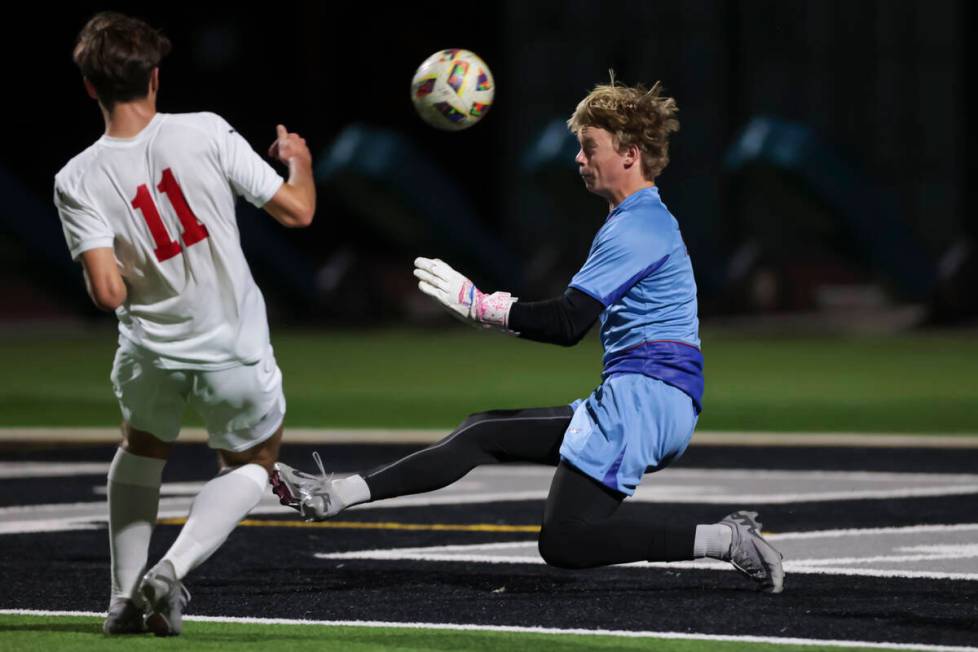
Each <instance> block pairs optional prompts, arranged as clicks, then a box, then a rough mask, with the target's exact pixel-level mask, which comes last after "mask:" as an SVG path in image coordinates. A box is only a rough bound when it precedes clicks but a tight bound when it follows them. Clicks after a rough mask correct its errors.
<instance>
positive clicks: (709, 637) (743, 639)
mask: <svg viewBox="0 0 978 652" xmlns="http://www.w3.org/2000/svg"><path fill="white" fill-rule="evenodd" d="M0 614H4V615H12V616H66V617H67V616H81V617H93V618H103V617H104V616H105V614H104V613H100V612H95V611H41V610H33V609H0ZM184 620H187V621H191V622H205V623H235V624H241V625H301V626H320V627H365V628H367V627H385V628H391V629H419V630H424V629H434V630H441V631H458V632H504V633H513V634H553V635H569V636H614V637H621V638H661V639H670V640H684V641H717V642H730V643H758V644H769V645H803V646H812V647H839V648H853V647H855V648H871V649H877V650H922V651H925V652H978V648H976V647H966V646H955V645H930V644H926V643H883V642H877V641H853V640H849V641H846V640H838V639H817V638H790V637H778V636H732V635H723V634H695V633H688V632H655V631H638V630H615V629H558V628H553V627H518V626H510V625H476V624H457V623H404V622H384V621H380V620H297V619H291V618H236V617H228V616H184Z"/></svg>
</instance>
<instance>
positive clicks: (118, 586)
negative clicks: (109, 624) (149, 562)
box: [106, 448, 166, 600]
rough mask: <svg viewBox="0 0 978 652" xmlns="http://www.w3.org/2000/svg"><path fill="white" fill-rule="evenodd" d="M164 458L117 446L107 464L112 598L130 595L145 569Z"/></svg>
mask: <svg viewBox="0 0 978 652" xmlns="http://www.w3.org/2000/svg"><path fill="white" fill-rule="evenodd" d="M165 465H166V460H160V459H157V458H155V457H143V456H141V455H133V454H132V453H129V452H127V451H124V450H122V449H121V448H120V449H118V450H117V451H116V453H115V457H114V458H112V464H111V466H109V475H108V482H107V487H106V490H107V493H108V499H109V553H110V555H111V559H112V561H111V565H110V568H111V572H112V599H113V600H115V599H117V598H132V597H134V596H135V593H136V585H137V584H138V583H139V580H140V578H141V577H142V575H143V573H144V572H145V571H146V556H147V553H148V551H149V539H150V537H151V536H152V534H153V527H154V526H155V525H156V514H157V511H158V510H159V506H160V479H161V477H162V475H163V467H164V466H165Z"/></svg>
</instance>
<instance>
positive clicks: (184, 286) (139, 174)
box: [54, 113, 282, 370]
mask: <svg viewBox="0 0 978 652" xmlns="http://www.w3.org/2000/svg"><path fill="white" fill-rule="evenodd" d="M281 184H282V177H280V176H279V175H278V174H277V173H276V172H275V170H273V169H272V167H271V166H270V165H269V164H268V163H267V162H265V161H264V160H263V159H262V158H261V157H260V156H258V154H256V153H255V151H254V150H253V149H252V148H251V146H250V145H249V144H248V143H247V141H245V139H244V138H242V137H241V135H240V134H238V133H237V132H236V131H235V130H234V129H232V128H231V127H230V126H229V125H228V123H227V122H225V121H224V119H222V118H221V117H220V116H217V115H215V114H213V113H187V114H163V113H158V114H156V116H154V118H153V119H152V121H151V122H150V123H149V124H148V125H147V126H146V128H145V129H143V130H142V131H141V132H140V133H139V135H137V136H136V137H135V138H127V139H119V138H109V137H108V136H103V137H102V138H100V139H99V140H98V141H96V143H95V144H94V145H92V146H91V147H89V148H88V149H86V150H85V151H84V152H82V153H81V154H79V155H78V156H76V157H75V158H73V159H72V160H71V161H69V163H68V164H67V165H65V167H64V168H62V170H61V171H60V172H58V174H57V176H55V180H54V201H55V204H56V205H57V207H58V213H59V214H60V216H61V223H62V226H63V227H64V234H65V239H66V240H67V242H68V248H69V250H70V251H71V256H72V258H73V259H75V260H77V259H78V257H79V256H80V255H81V253H82V252H83V251H86V250H88V249H94V248H98V247H112V248H113V250H114V251H115V257H116V259H117V260H118V263H119V269H120V271H121V273H122V277H123V279H124V280H125V283H126V289H127V291H128V296H127V297H126V301H125V303H124V304H123V305H122V306H120V307H119V308H118V309H117V310H116V315H117V316H118V318H119V333H120V340H119V343H120V346H126V345H127V344H128V345H135V346H137V347H140V348H142V349H145V350H147V351H149V352H150V353H151V354H153V355H155V356H157V362H156V363H155V364H156V365H158V366H161V367H164V368H171V369H211V370H214V369H223V368H227V367H231V366H234V365H238V364H248V363H253V362H255V361H257V360H259V359H260V358H261V356H262V354H263V353H264V352H265V351H266V349H267V348H268V346H269V337H268V319H267V317H266V314H265V300H264V298H263V297H262V295H261V291H260V290H259V289H258V286H257V285H256V284H255V281H254V279H253V278H252V276H251V270H250V269H249V267H248V263H247V261H246V260H245V257H244V254H243V253H242V251H241V243H240V236H239V233H238V224H237V220H236V219H235V212H234V203H235V196H236V195H242V196H244V198H245V199H247V200H248V201H249V202H251V203H252V204H254V205H255V206H257V207H259V208H260V207H262V206H264V205H265V203H266V202H268V200H270V199H271V198H272V197H273V196H274V195H275V193H276V192H277V191H278V189H279V187H280V186H281Z"/></svg>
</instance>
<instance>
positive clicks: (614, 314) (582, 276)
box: [570, 187, 703, 413]
mask: <svg viewBox="0 0 978 652" xmlns="http://www.w3.org/2000/svg"><path fill="white" fill-rule="evenodd" d="M570 287H572V288H575V289H577V290H579V291H581V292H584V293H585V294H587V295H589V296H591V297H593V298H594V299H596V300H598V301H600V302H601V304H602V305H604V306H605V309H604V311H603V312H602V313H601V316H600V320H601V344H602V346H603V348H604V360H603V362H604V370H603V372H602V377H603V378H608V377H610V376H613V375H616V374H621V373H639V374H643V375H646V376H649V377H652V378H658V379H659V380H662V381H663V382H665V383H668V384H670V385H673V386H675V387H677V388H679V389H681V390H682V391H683V392H685V393H686V394H687V395H689V397H690V398H691V399H692V400H693V404H694V405H695V407H696V412H697V413H699V411H700V410H701V409H702V404H701V401H702V397H703V356H702V354H701V353H700V349H699V347H700V338H699V319H698V318H697V304H696V281H695V280H694V278H693V266H692V263H691V262H690V259H689V254H688V253H687V251H686V245H685V244H684V243H683V238H682V234H681V233H680V232H679V224H678V222H676V218H674V217H673V216H672V214H671V213H670V212H669V210H668V209H667V208H666V206H665V204H663V203H662V199H661V198H660V197H659V189H658V188H656V187H651V188H645V189H643V190H639V191H638V192H635V193H633V194H632V195H630V196H629V197H627V198H626V199H625V201H623V202H622V203H621V204H619V205H618V206H617V207H616V208H615V209H614V210H613V211H611V213H610V214H609V215H608V218H607V220H606V221H605V223H604V225H603V226H602V227H601V229H600V230H599V231H598V233H597V235H595V237H594V242H593V243H592V244H591V251H590V253H589V254H588V257H587V260H586V261H585V263H584V266H583V267H582V268H581V269H580V271H579V272H577V274H575V275H574V278H573V279H571V282H570Z"/></svg>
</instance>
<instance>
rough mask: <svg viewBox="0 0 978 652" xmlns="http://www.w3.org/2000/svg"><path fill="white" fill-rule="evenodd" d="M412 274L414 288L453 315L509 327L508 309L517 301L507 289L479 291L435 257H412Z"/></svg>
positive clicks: (491, 324)
mask: <svg viewBox="0 0 978 652" xmlns="http://www.w3.org/2000/svg"><path fill="white" fill-rule="evenodd" d="M414 275H415V276H416V277H417V278H418V288H419V289H420V290H421V291H422V292H424V293H425V294H427V295H428V296H430V297H434V298H435V299H437V300H438V301H439V302H440V303H441V304H442V305H443V306H445V308H446V309H447V310H448V311H449V312H451V313H452V314H453V315H454V316H456V317H460V318H462V319H465V320H471V321H473V322H475V323H476V324H481V325H484V326H485V327H493V326H494V327H497V328H502V329H508V328H509V309H510V307H512V305H513V304H514V303H516V301H517V298H516V297H514V296H511V295H510V293H509V292H493V293H492V294H485V293H483V292H480V291H479V288H477V287H476V286H475V285H474V284H473V283H472V281H470V280H469V279H467V278H465V277H464V276H462V275H461V274H459V273H458V272H456V271H455V270H454V269H452V268H451V267H450V266H449V265H448V264H447V263H444V262H442V261H440V260H438V259H437V258H415V259H414Z"/></svg>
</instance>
